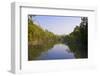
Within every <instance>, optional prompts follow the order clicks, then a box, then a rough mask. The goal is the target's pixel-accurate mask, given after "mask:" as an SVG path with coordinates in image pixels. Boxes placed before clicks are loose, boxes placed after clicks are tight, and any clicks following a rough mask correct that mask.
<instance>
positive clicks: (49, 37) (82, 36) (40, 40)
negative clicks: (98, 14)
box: [28, 16, 88, 59]
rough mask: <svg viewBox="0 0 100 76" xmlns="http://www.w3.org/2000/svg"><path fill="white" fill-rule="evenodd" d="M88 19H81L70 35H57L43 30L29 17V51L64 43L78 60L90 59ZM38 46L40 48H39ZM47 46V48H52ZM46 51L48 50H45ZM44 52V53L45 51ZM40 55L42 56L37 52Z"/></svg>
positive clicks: (30, 52) (29, 52)
mask: <svg viewBox="0 0 100 76" xmlns="http://www.w3.org/2000/svg"><path fill="white" fill-rule="evenodd" d="M87 40H88V19H87V17H81V23H80V24H79V25H78V26H76V27H75V28H74V30H73V32H71V33H70V34H69V35H62V36H61V35H56V34H54V33H52V32H50V31H48V30H44V29H42V27H41V26H40V25H38V24H36V23H35V22H34V21H33V20H32V16H29V17H28V50H30V47H35V48H36V49H38V47H41V49H43V47H46V46H47V44H49V43H51V44H55V43H63V44H66V45H68V46H69V48H70V49H71V51H72V52H74V53H75V57H76V58H87V57H88V41H87ZM43 44H45V45H43ZM37 45H38V46H37ZM51 46H52V45H50V46H47V47H51ZM43 50H46V49H43ZM43 50H42V51H43ZM32 53H33V52H32V51H28V54H30V55H28V56H29V59H31V58H32V57H31V56H32V55H34V56H35V55H36V54H34V53H33V54H32ZM37 53H38V54H40V53H39V52H38V51H37Z"/></svg>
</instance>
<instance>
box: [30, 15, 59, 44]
mask: <svg viewBox="0 0 100 76" xmlns="http://www.w3.org/2000/svg"><path fill="white" fill-rule="evenodd" d="M57 40H58V36H57V35H55V34H53V33H52V32H49V31H48V30H44V29H42V28H41V27H40V26H39V25H37V24H35V23H34V21H33V20H32V18H31V16H30V17H29V18H28V44H29V45H42V44H45V43H49V42H54V41H57Z"/></svg>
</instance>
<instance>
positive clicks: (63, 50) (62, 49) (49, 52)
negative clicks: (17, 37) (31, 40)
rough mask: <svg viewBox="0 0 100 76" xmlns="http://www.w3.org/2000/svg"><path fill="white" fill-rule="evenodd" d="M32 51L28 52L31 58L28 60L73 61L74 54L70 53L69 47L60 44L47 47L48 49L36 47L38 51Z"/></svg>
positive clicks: (34, 49)
mask: <svg viewBox="0 0 100 76" xmlns="http://www.w3.org/2000/svg"><path fill="white" fill-rule="evenodd" d="M32 49H33V50H32ZM32 49H31V50H30V51H31V52H30V56H31V57H30V59H29V60H52V59H74V58H75V56H74V53H73V52H71V50H70V49H69V47H68V46H67V45H65V44H61V43H60V44H54V45H52V46H50V45H49V47H38V49H36V48H32ZM39 50H40V51H39ZM43 50H44V51H43ZM37 51H39V52H37ZM32 54H33V55H32ZM36 54H37V55H36Z"/></svg>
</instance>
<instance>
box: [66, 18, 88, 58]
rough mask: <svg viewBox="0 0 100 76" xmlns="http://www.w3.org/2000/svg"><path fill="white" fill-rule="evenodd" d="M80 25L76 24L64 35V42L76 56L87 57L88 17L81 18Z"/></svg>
mask: <svg viewBox="0 0 100 76" xmlns="http://www.w3.org/2000/svg"><path fill="white" fill-rule="evenodd" d="M81 20H82V21H81V23H80V26H76V27H75V28H74V31H73V32H72V33H70V34H69V35H66V36H65V37H64V42H66V44H68V45H69V47H70V49H71V50H72V51H73V52H74V53H75V56H76V57H77V58H87V57H88V48H87V47H88V41H87V40H88V19H87V17H82V18H81Z"/></svg>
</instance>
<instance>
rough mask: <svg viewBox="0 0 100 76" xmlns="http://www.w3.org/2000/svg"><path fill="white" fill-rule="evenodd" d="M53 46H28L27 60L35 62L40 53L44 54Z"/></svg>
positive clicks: (52, 43) (49, 44)
mask: <svg viewBox="0 0 100 76" xmlns="http://www.w3.org/2000/svg"><path fill="white" fill-rule="evenodd" d="M55 44H56V43H55V42H51V43H47V44H42V45H28V60H36V58H37V57H39V56H40V55H41V53H42V52H46V51H48V49H50V48H53V46H54V45H55Z"/></svg>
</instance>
